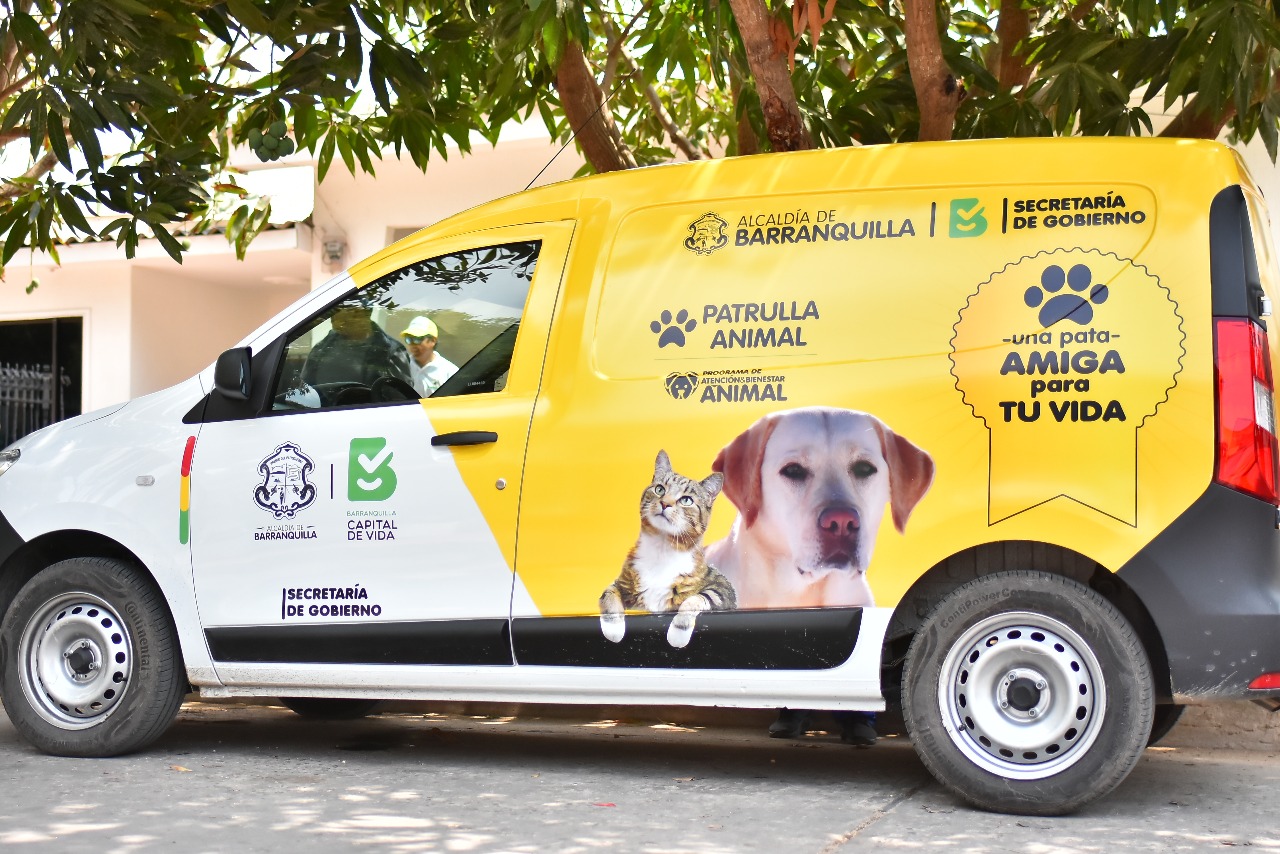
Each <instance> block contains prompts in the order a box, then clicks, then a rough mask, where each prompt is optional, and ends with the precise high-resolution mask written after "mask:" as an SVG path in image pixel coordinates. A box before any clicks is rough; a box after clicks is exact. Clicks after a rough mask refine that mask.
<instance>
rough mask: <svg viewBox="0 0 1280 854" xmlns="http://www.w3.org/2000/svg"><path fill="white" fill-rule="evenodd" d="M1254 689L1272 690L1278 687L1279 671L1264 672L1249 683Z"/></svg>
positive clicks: (1279, 682) (1279, 685) (1279, 684)
mask: <svg viewBox="0 0 1280 854" xmlns="http://www.w3.org/2000/svg"><path fill="white" fill-rule="evenodd" d="M1249 687H1250V688H1251V689H1252V690H1254V691H1274V690H1275V689H1277V688H1280V673H1264V674H1262V675H1261V676H1258V677H1256V678H1255V679H1254V680H1253V681H1252V682H1250V683H1249Z"/></svg>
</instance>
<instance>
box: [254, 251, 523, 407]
mask: <svg viewBox="0 0 1280 854" xmlns="http://www.w3.org/2000/svg"><path fill="white" fill-rule="evenodd" d="M538 248H539V243H538V242H537V241H530V242H526V243H512V244H507V245H505V246H493V247H487V248H484V249H471V250H467V251H465V252H455V253H452V254H449V255H441V256H439V257H436V258H428V259H426V260H424V261H418V262H415V263H413V264H410V265H409V266H407V267H403V268H401V269H399V270H396V271H395V272H393V273H388V274H387V275H385V276H383V277H382V278H380V279H377V280H376V281H374V282H372V283H370V284H369V285H366V286H365V287H363V288H360V289H359V290H357V291H354V292H353V293H352V294H350V295H349V296H348V297H347V298H346V299H344V300H343V301H342V302H340V303H338V304H337V305H335V306H332V307H331V308H329V309H328V310H326V311H325V312H323V313H322V314H320V315H319V316H318V317H316V318H315V319H313V320H312V321H311V322H310V323H309V324H308V325H306V326H305V327H303V328H302V329H301V330H299V331H298V332H297V333H296V334H295V335H294V336H293V337H292V338H291V339H290V340H289V343H288V346H287V347H286V348H285V355H284V365H283V367H282V369H281V371H280V373H279V375H278V378H277V380H276V385H275V389H274V397H273V400H274V404H273V408H274V409H277V410H288V409H328V408H332V407H338V406H353V405H359V404H367V403H391V402H399V401H409V400H418V399H419V398H423V397H446V396H449V395H455V394H477V393H482V392H494V391H501V390H502V389H503V388H504V386H505V383H506V376H507V372H508V370H509V369H510V367H511V354H512V351H513V350H514V348H515V339H516V333H517V332H518V331H519V329H520V316H521V314H522V313H523V312H524V303H525V298H526V296H528V293H529V282H530V280H531V279H532V278H533V269H534V264H535V263H536V261H537V258H538Z"/></svg>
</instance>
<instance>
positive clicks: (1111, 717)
mask: <svg viewBox="0 0 1280 854" xmlns="http://www.w3.org/2000/svg"><path fill="white" fill-rule="evenodd" d="M1153 711H1154V695H1153V688H1152V680H1151V672H1150V666H1149V664H1148V662H1147V657H1146V653H1145V651H1144V649H1143V647H1142V643H1141V641H1140V640H1139V639H1138V636H1137V634H1136V632H1134V630H1133V627H1132V626H1130V625H1129V623H1128V621H1127V620H1125V618H1124V616H1123V615H1121V614H1120V612H1119V611H1117V610H1116V609H1115V608H1114V607H1113V606H1112V605H1111V603H1109V602H1107V601H1106V600H1105V599H1104V598H1102V596H1100V595H1099V594H1098V593H1096V592H1095V591H1093V590H1091V589H1090V588H1088V587H1085V586H1084V585H1082V584H1079V583H1077V582H1075V581H1072V580H1071V579H1068V578H1064V577H1062V576H1057V575H1052V574H1049V573H1038V572H1004V573H998V574H995V575H990V576H985V577H983V578H979V579H977V580H975V581H972V582H970V583H968V584H966V585H964V586H963V587H960V588H959V589H957V590H955V591H953V592H952V593H951V594H950V595H948V596H947V597H946V598H945V599H943V600H942V602H940V603H939V604H938V606H937V608H935V609H934V611H933V613H932V614H931V615H930V617H929V618H928V620H927V621H926V622H925V624H924V626H923V627H922V628H921V630H920V631H919V632H918V633H917V635H916V637H915V638H914V640H913V641H912V644H911V649H910V651H909V652H908V655H907V665H906V671H905V675H904V685H903V713H904V718H905V720H906V723H907V728H908V730H909V732H910V734H911V737H912V739H913V741H914V743H915V746H916V750H917V752H918V753H919V754H920V757H921V759H922V760H923V761H924V763H925V765H926V766H927V767H928V768H929V770H930V772H932V773H933V775H934V776H935V777H936V778H937V779H938V780H939V781H940V782H941V783H943V785H945V786H947V787H948V788H950V789H951V790H952V791H954V792H955V793H956V794H958V795H959V796H960V797H962V798H964V799H965V800H967V801H969V802H970V803H972V804H974V805H976V806H978V807H981V808H983V809H989V810H996V811H1001V812H1012V813H1021V814H1026V815H1061V814H1064V813H1069V812H1073V811H1075V810H1077V809H1079V808H1080V807H1082V806H1084V805H1085V804H1087V803H1089V802H1090V801H1092V800H1094V799H1095V798H1098V797H1100V796H1101V795H1103V794H1105V793H1107V792H1109V791H1110V790H1111V789H1113V788H1114V787H1115V786H1117V785H1118V784H1119V783H1120V781H1121V780H1123V779H1124V778H1125V776H1126V775H1128V773H1129V772H1130V771H1131V770H1132V769H1133V766H1134V765H1135V764H1136V763H1137V761H1138V758H1139V757H1140V756H1141V755H1142V751H1143V749H1144V748H1145V747H1146V743H1147V738H1148V736H1149V735H1150V734H1151V725H1152V715H1153Z"/></svg>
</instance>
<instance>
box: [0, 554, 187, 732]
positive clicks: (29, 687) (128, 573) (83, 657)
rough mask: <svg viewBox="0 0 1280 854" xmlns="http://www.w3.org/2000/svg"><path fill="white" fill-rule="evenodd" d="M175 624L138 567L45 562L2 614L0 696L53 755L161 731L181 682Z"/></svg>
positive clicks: (182, 691)
mask: <svg viewBox="0 0 1280 854" xmlns="http://www.w3.org/2000/svg"><path fill="white" fill-rule="evenodd" d="M187 687H188V686H187V679H186V673H185V671H184V669H183V664H182V653H181V650H180V649H179V647H178V637H177V631H176V630H175V628H174V625H173V619H172V617H171V616H170V614H169V609H168V607H167V606H166V604H165V601H164V596H163V594H161V592H160V591H159V589H157V588H156V586H155V583H154V582H153V581H152V580H151V578H150V577H149V576H147V575H146V574H145V573H144V572H142V571H140V570H138V569H137V568H135V567H133V566H130V565H129V564H126V563H123V562H121V561H118V560H111V559H108V558H72V559H71V560H64V561H62V562H60V563H56V564H54V565H53V566H50V567H48V568H46V569H44V570H42V571H41V572H39V573H38V574H36V576H35V577H33V578H32V579H31V580H30V581H28V582H27V583H26V585H25V586H23V588H22V589H21V590H20V591H19V592H18V595H17V597H16V598H15V599H14V600H13V603H12V604H11V605H10V606H9V610H8V612H7V613H6V614H5V615H4V622H3V623H2V624H0V699H3V700H4V708H5V711H6V712H8V714H9V719H10V720H11V721H12V722H13V725H14V728H15V729H17V730H18V732H19V734H21V735H22V737H23V738H25V739H26V740H27V741H29V742H31V744H33V745H35V746H36V747H37V748H39V749H40V750H43V751H44V752H45V753H50V754H53V755H55V756H81V757H89V756H119V755H120V754H123V753H131V752H134V751H137V750H141V749H142V748H143V747H146V746H147V745H148V744H150V743H151V742H153V741H155V740H156V739H157V738H159V737H160V735H161V734H162V733H164V731H165V730H166V729H168V727H169V725H170V724H171V723H173V719H174V717H175V716H176V715H177V714H178V707H179V706H181V705H182V698H183V697H184V696H185V695H186V692H187Z"/></svg>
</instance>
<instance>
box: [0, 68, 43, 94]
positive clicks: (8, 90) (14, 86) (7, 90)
mask: <svg viewBox="0 0 1280 854" xmlns="http://www.w3.org/2000/svg"><path fill="white" fill-rule="evenodd" d="M0 71H3V69H0ZM6 76H7V74H6ZM34 79H35V75H34V74H28V75H27V76H25V77H23V78H22V79H20V80H15V81H14V82H13V83H11V84H9V85H8V86H0V101H3V100H5V99H6V98H8V97H9V96H10V95H12V94H13V93H15V92H17V91H18V90H20V89H21V88H22V87H23V86H26V85H27V84H28V83H30V82H31V81H32V80H34Z"/></svg>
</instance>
